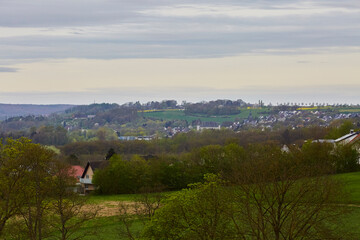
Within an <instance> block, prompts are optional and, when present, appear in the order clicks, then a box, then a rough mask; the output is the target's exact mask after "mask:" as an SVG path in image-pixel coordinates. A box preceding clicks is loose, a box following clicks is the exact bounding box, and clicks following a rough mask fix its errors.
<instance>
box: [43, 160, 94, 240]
mask: <svg viewBox="0 0 360 240" xmlns="http://www.w3.org/2000/svg"><path fill="white" fill-rule="evenodd" d="M54 171H55V172H54V175H55V177H54V178H53V188H52V189H53V190H52V195H51V199H52V202H51V209H50V214H51V216H52V217H51V219H50V225H51V227H52V228H53V231H54V232H55V234H54V235H55V236H53V237H52V239H59V240H68V239H72V240H78V239H83V238H84V237H86V236H89V235H95V234H96V228H93V229H91V230H89V231H81V232H80V231H79V230H80V229H81V227H83V225H84V223H86V222H88V221H90V220H92V219H94V218H95V217H96V215H97V212H98V210H99V209H98V208H97V207H96V206H93V207H91V209H89V207H88V205H86V202H87V198H86V197H85V196H80V195H79V194H78V193H76V192H74V188H75V183H76V179H75V178H74V177H72V176H73V174H70V173H71V171H72V169H71V168H70V166H67V165H65V164H64V163H61V162H57V163H56V164H55V167H54ZM57 232H58V233H60V234H57Z"/></svg>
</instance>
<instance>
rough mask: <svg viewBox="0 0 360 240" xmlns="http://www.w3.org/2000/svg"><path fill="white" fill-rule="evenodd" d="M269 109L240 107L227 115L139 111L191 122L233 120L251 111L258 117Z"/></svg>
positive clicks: (163, 118) (168, 119)
mask: <svg viewBox="0 0 360 240" xmlns="http://www.w3.org/2000/svg"><path fill="white" fill-rule="evenodd" d="M268 112H269V110H268V109H267V108H262V109H241V110H240V113H239V114H236V115H227V116H206V115H186V114H185V113H184V111H174V110H163V111H152V112H144V113H141V112H140V113H139V114H143V116H144V117H148V118H155V119H162V120H165V121H172V120H187V121H188V122H192V121H193V120H198V119H200V120H201V121H203V122H217V123H220V124H221V123H223V122H227V121H230V122H233V121H235V120H236V119H239V120H241V119H246V118H248V117H249V114H250V113H251V114H252V116H253V117H258V116H260V115H267V114H268Z"/></svg>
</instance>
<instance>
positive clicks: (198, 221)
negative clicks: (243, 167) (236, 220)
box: [145, 174, 234, 240]
mask: <svg viewBox="0 0 360 240" xmlns="http://www.w3.org/2000/svg"><path fill="white" fill-rule="evenodd" d="M204 179H205V183H197V184H192V185H190V187H191V189H186V190H182V191H180V192H177V193H175V194H173V195H172V196H171V197H170V198H169V199H168V200H166V201H165V202H164V206H163V207H162V208H160V209H159V210H158V211H157V212H156V213H155V216H154V217H153V218H152V219H151V222H150V224H148V225H147V227H146V229H145V236H146V237H148V238H151V239H194V240H195V239H234V233H233V231H232V227H231V220H230V219H229V218H228V217H227V214H228V213H229V212H230V211H231V210H232V206H231V204H229V202H228V201H227V193H226V191H225V189H224V188H223V187H222V186H223V184H224V183H223V182H222V181H221V180H220V178H219V177H218V176H216V175H213V174H207V175H205V177H204Z"/></svg>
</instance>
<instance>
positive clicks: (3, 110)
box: [0, 103, 75, 120]
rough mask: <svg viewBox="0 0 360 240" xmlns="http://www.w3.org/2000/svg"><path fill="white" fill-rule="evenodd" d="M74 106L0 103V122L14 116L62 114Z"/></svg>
mask: <svg viewBox="0 0 360 240" xmlns="http://www.w3.org/2000/svg"><path fill="white" fill-rule="evenodd" d="M74 106H75V105H69V104H54V105H35V104H1V103H0V120H4V119H6V118H9V117H15V116H28V115H35V116H38V115H49V114H51V113H59V112H64V111H65V110H66V109H69V108H72V107H74Z"/></svg>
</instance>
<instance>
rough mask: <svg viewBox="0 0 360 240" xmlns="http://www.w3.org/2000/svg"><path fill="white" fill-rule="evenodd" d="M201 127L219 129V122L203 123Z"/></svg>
mask: <svg viewBox="0 0 360 240" xmlns="http://www.w3.org/2000/svg"><path fill="white" fill-rule="evenodd" d="M200 127H219V124H218V123H217V122H202V123H201V125H200Z"/></svg>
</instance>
